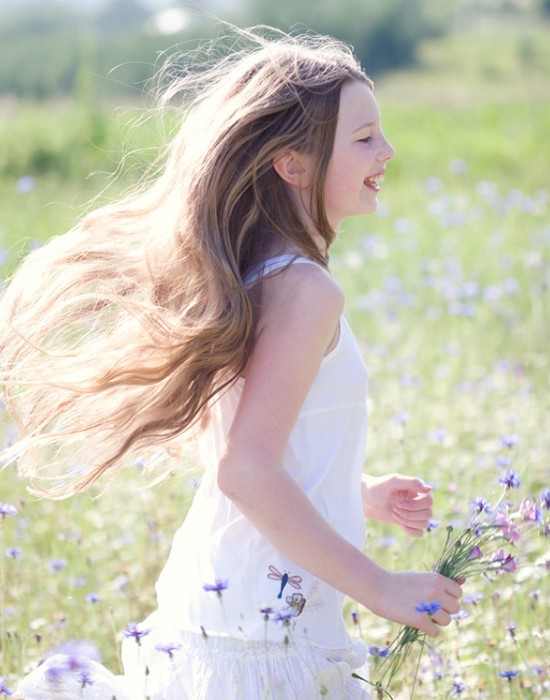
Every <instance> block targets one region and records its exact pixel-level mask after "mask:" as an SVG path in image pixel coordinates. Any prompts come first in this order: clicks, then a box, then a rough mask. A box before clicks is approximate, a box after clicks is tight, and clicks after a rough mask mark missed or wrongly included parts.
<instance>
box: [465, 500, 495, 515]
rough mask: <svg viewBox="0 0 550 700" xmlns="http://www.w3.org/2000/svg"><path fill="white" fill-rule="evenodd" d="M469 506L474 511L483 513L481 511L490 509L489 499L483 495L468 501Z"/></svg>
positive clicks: (488, 511)
mask: <svg viewBox="0 0 550 700" xmlns="http://www.w3.org/2000/svg"><path fill="white" fill-rule="evenodd" d="M470 506H471V508H472V510H474V511H476V513H483V511H486V512H487V513H490V511H491V506H490V505H489V501H488V500H487V499H486V498H484V497H483V496H476V497H475V498H474V499H473V501H470Z"/></svg>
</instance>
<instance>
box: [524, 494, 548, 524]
mask: <svg viewBox="0 0 550 700" xmlns="http://www.w3.org/2000/svg"><path fill="white" fill-rule="evenodd" d="M520 510H521V517H522V518H523V520H524V521H526V522H530V523H536V524H537V525H542V523H543V522H544V514H543V512H542V509H541V508H539V506H538V505H537V503H536V502H535V501H530V500H528V499H527V500H524V501H523V502H522V504H521V509H520Z"/></svg>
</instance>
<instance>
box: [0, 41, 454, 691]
mask: <svg viewBox="0 0 550 700" xmlns="http://www.w3.org/2000/svg"><path fill="white" fill-rule="evenodd" d="M244 34H246V35H247V36H248V38H249V39H250V40H251V42H252V48H249V49H248V50H246V51H242V52H234V53H233V54H232V55H231V56H230V57H229V58H225V59H223V60H221V61H220V62H218V63H217V64H216V65H215V66H214V67H211V68H209V69H207V70H206V71H203V72H201V73H189V74H188V75H185V76H183V77H181V75H180V77H179V78H178V79H176V80H175V82H174V83H173V84H172V85H171V87H170V90H169V93H168V96H169V97H170V98H174V97H175V96H176V95H182V96H183V97H184V98H185V104H186V106H185V108H184V109H183V115H182V126H181V130H180V132H179V134H178V135H177V136H176V138H175V140H174V142H173V144H172V146H171V150H170V153H169V158H168V160H167V163H166V166H165V168H164V171H163V172H162V174H161V175H160V176H159V177H158V179H157V181H156V182H155V183H154V184H153V185H152V186H150V187H149V188H144V189H142V190H141V191H139V192H138V193H137V194H135V195H134V196H130V197H129V198H126V199H125V200H124V201H122V202H120V203H118V204H114V205H112V206H109V207H105V208H103V209H101V210H99V211H96V212H95V213H92V214H90V215H88V216H87V217H86V218H84V219H83V220H82V221H81V222H80V223H79V224H78V225H77V226H76V228H75V229H74V230H72V231H71V232H69V233H68V234H66V235H65V236H62V237H60V238H58V239H56V240H52V241H50V242H49V243H48V244H47V245H45V246H44V247H43V248H42V249H41V250H37V251H35V252H33V253H31V254H30V255H29V256H28V258H27V259H26V260H25V262H24V263H23V265H22V266H21V268H20V270H19V271H18V273H17V274H16V275H15V277H14V278H13V280H12V282H11V284H10V286H9V288H8V290H7V292H6V293H5V296H4V299H3V302H2V314H1V315H2V318H3V319H4V325H3V330H2V334H1V338H0V348H1V353H2V367H3V376H4V386H5V393H6V398H7V404H8V406H9V407H10V410H11V411H12V413H13V415H14V416H15V418H16V419H17V421H18V424H19V426H20V427H21V430H22V434H23V437H22V439H21V441H20V442H19V444H18V445H17V447H16V450H17V455H18V459H19V468H20V470H21V472H22V473H24V474H27V475H30V476H31V477H33V478H35V479H36V478H38V477H42V478H48V479H51V478H54V481H53V482H51V481H50V482H48V483H49V484H50V485H49V489H48V491H49V493H50V495H53V496H54V497H60V496H64V495H67V494H69V493H71V492H74V491H78V490H81V489H84V488H86V487H87V486H89V485H90V484H92V483H93V482H95V481H96V480H97V479H98V478H99V477H100V476H102V475H109V474H114V473H115V472H116V470H118V469H119V468H120V467H121V466H122V464H123V462H124V459H125V457H127V455H128V454H129V453H130V452H131V451H132V452H133V451H135V450H137V449H142V448H144V447H147V446H150V445H158V444H165V445H167V444H168V443H169V442H170V441H173V440H174V439H176V438H178V439H181V438H182V436H183V438H185V439H187V440H191V439H193V440H194V441H195V442H196V444H197V446H198V451H199V454H200V457H201V461H202V463H203V465H204V470H205V471H204V477H203V479H202V483H201V485H200V488H199V490H198V493H197V494H196V497H195V500H194V503H193V505H192V508H191V510H190V512H189V514H188V516H187V518H186V520H185V522H184V524H183V526H182V527H181V528H180V530H179V531H178V532H177V534H176V536H175V539H174V543H173V547H172V551H171V554H170V558H169V560H168V563H167V564H166V566H165V568H164V570H163V572H162V574H161V576H160V579H159V581H158V584H157V598H158V609H157V611H156V612H155V613H153V614H152V615H151V616H150V617H149V618H148V619H147V620H146V621H145V622H144V623H143V625H138V626H135V627H134V628H132V629H130V630H129V631H127V635H128V639H127V640H126V641H125V643H124V647H123V662H124V668H125V676H124V678H122V679H115V678H114V677H112V676H110V674H108V672H107V671H106V670H105V669H103V668H102V667H100V666H99V665H98V664H96V663H95V662H93V661H87V662H85V661H83V660H80V661H79V660H78V659H76V660H75V659H72V660H71V659H67V658H64V657H61V656H54V657H52V658H50V659H49V660H48V661H47V662H46V663H44V664H43V665H42V666H40V667H39V668H38V669H37V670H36V671H35V672H33V673H32V674H31V675H30V676H29V677H28V678H27V679H25V680H24V681H23V682H22V683H21V686H20V693H21V694H22V695H23V697H25V698H27V699H28V700H31V699H33V698H41V699H42V698H44V697H53V698H61V697H78V693H80V692H81V688H82V687H84V689H83V691H82V692H83V693H84V694H85V695H84V696H85V697H94V698H95V697H97V698H105V699H110V698H112V697H113V696H116V697H117V698H119V699H120V698H123V697H124V698H126V697H128V698H132V699H137V698H143V697H149V698H152V699H154V700H161V699H162V700H184V699H189V700H203V699H204V700H206V699H208V700H219V699H220V698H224V699H233V698H234V699H235V700H237V699H239V700H240V699H243V698H244V699H246V700H257V699H261V698H281V699H282V698H284V699H285V700H290V699H292V698H296V700H298V699H299V700H310V699H313V698H319V697H321V696H323V697H330V698H335V699H342V698H346V699H351V698H368V697H370V696H369V693H368V691H367V686H366V685H365V684H364V683H363V682H361V681H359V680H357V679H355V678H353V677H352V672H353V671H354V670H355V671H358V672H359V673H360V675H366V673H367V670H366V669H365V668H362V667H363V666H364V664H365V655H366V654H365V645H364V643H362V642H361V643H360V642H358V641H357V640H356V641H355V642H352V640H351V639H350V637H349V635H348V633H347V630H346V626H345V624H344V621H343V618H342V611H341V609H342V602H343V598H344V595H348V596H351V597H352V598H353V599H355V600H356V601H358V602H359V603H361V604H362V605H364V606H366V607H367V608H369V609H370V610H371V611H372V612H373V613H375V614H377V615H380V616H382V617H385V618H387V619H389V620H393V621H396V622H399V623H402V624H408V625H412V626H415V627H417V628H419V629H421V630H422V631H424V632H426V633H427V634H428V635H430V636H437V634H438V633H439V626H441V625H448V624H449V622H450V614H452V613H455V612H457V611H458V609H459V605H458V599H459V597H460V595H461V588H460V586H459V585H458V584H457V583H455V582H454V581H451V580H450V579H446V578H444V577H442V576H440V575H438V574H435V573H431V572H430V573H419V572H411V571H408V572H393V571H387V570H384V569H382V568H381V567H380V566H378V565H377V564H376V563H375V562H373V561H372V560H371V559H370V558H369V557H368V556H367V555H365V554H364V553H363V551H362V546H363V539H364V534H365V532H364V530H365V525H364V517H367V518H377V519H380V520H385V521H388V522H392V523H395V524H397V525H400V526H401V527H402V528H403V529H404V530H405V531H406V532H407V533H408V534H409V535H411V536H413V537H416V536H420V535H421V534H422V531H423V530H424V528H425V527H426V524H427V522H428V519H429V517H430V514H431V496H430V493H429V491H430V489H429V487H428V486H426V484H424V483H423V482H422V481H421V480H420V479H415V478H410V477H404V476H400V475H396V474H393V475H388V476H385V477H382V478H378V479H373V478H368V477H362V467H363V459H364V440H365V431H366V412H365V410H366V409H365V407H366V396H365V394H366V385H367V373H366V370H365V367H364V365H363V361H362V359H361V356H360V353H359V351H358V348H357V345H356V342H355V340H354V337H353V335H352V332H351V330H350V328H349V326H348V324H347V322H346V320H345V318H344V316H343V315H342V313H343V307H344V299H343V295H342V291H341V289H340V287H339V286H338V284H337V283H336V282H335V280H334V279H333V278H332V276H331V275H330V272H329V270H328V249H329V247H330V245H331V243H332V242H333V240H334V237H335V231H336V229H337V228H338V226H339V224H340V222H341V221H342V219H343V218H344V217H347V216H354V215H359V214H371V213H374V212H375V211H376V209H377V206H378V202H377V196H378V192H379V189H380V186H381V184H382V182H383V179H384V172H385V169H386V165H387V164H388V162H389V161H390V159H391V158H392V157H393V155H394V151H393V149H392V147H391V146H390V144H389V143H388V142H387V140H386V139H385V137H384V135H383V133H382V130H381V126H380V116H379V112H378V107H377V104H376V101H375V99H374V95H373V91H372V83H371V81H370V80H369V78H368V77H367V76H366V75H365V73H364V72H363V71H362V69H361V68H360V66H359V65H358V63H357V61H356V60H355V59H354V57H353V55H352V53H351V51H350V50H349V48H348V47H347V46H345V45H342V44H341V43H338V42H336V41H334V40H332V39H329V38H325V37H312V36H308V37H289V36H279V37H277V38H272V39H267V38H264V37H262V36H261V35H260V34H259V33H256V32H244ZM75 463H76V464H78V465H79V467H78V469H75V468H74V467H73V468H71V466H70V465H74V464H75ZM52 475H53V476H52ZM435 599H437V600H438V601H439V602H440V603H441V609H440V610H439V611H438V612H437V613H435V615H433V617H431V618H430V617H428V616H427V615H422V614H421V613H419V612H417V611H416V610H415V607H416V605H417V604H418V603H419V602H421V601H432V600H435ZM220 603H221V604H220ZM82 665H84V671H83V670H82ZM59 669H61V671H62V670H63V669H65V671H64V672H61V671H60V670H59ZM71 669H72V670H71ZM79 674H80V675H79ZM83 674H86V675H85V676H84V681H83V680H82V675H83ZM87 679H90V683H88V682H87ZM71 684H72V685H71ZM124 684H126V685H125V686H124ZM71 693H72V695H71ZM86 693H89V695H88V696H86ZM92 693H93V694H92Z"/></svg>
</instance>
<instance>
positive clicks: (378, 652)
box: [368, 644, 390, 659]
mask: <svg viewBox="0 0 550 700" xmlns="http://www.w3.org/2000/svg"><path fill="white" fill-rule="evenodd" d="M368 652H369V654H370V655H371V656H374V657H375V658H380V659H385V658H386V656H387V655H388V654H389V653H390V649H389V647H379V646H378V645H377V644H375V645H374V646H372V647H369V648H368Z"/></svg>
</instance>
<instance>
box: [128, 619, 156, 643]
mask: <svg viewBox="0 0 550 700" xmlns="http://www.w3.org/2000/svg"><path fill="white" fill-rule="evenodd" d="M150 631H151V630H148V629H144V628H143V627H140V625H136V623H135V622H130V623H129V624H128V627H126V629H125V630H124V636H125V637H126V638H127V639H130V638H132V637H133V638H134V639H135V640H136V643H137V645H138V646H139V645H141V640H142V639H143V637H146V636H147V635H148V634H149V632H150Z"/></svg>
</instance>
